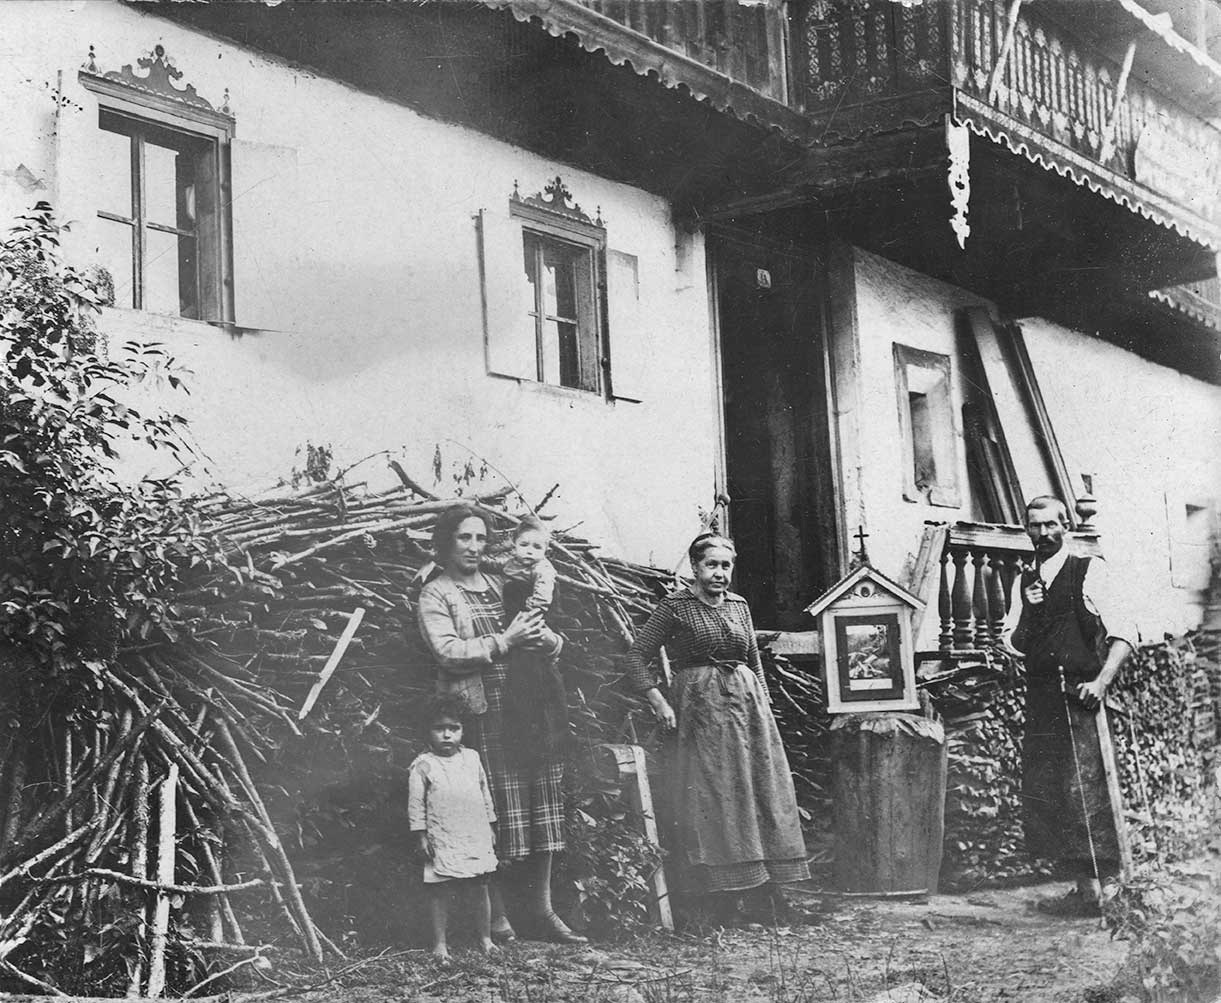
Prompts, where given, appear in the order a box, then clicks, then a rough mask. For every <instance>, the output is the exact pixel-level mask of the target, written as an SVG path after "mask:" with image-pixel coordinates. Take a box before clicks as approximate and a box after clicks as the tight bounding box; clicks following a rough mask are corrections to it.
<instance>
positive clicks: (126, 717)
mask: <svg viewBox="0 0 1221 1003" xmlns="http://www.w3.org/2000/svg"><path fill="white" fill-rule="evenodd" d="M400 476H401V477H402V479H403V482H404V483H403V486H402V487H401V488H396V489H395V490H393V491H388V492H382V493H376V494H374V493H367V492H363V491H361V490H360V489H359V487H357V488H353V487H351V486H343V485H341V484H339V483H327V484H323V485H319V486H316V487H313V488H311V489H310V490H307V491H304V492H294V493H291V494H288V493H286V494H283V495H281V496H277V497H270V498H262V499H258V500H250V499H239V498H234V497H230V496H228V495H224V494H219V495H214V496H210V497H207V498H204V499H201V500H199V501H198V502H197V503H196V508H197V511H198V514H199V516H200V518H201V520H202V525H203V528H204V531H205V533H206V534H207V535H208V536H209V537H210V538H211V539H213V540H214V541H215V544H216V552H217V554H218V556H217V558H216V560H215V561H213V562H211V563H205V564H201V565H200V566H199V567H198V568H197V569H194V570H192V571H189V572H187V573H185V575H184V581H185V582H186V586H185V587H184V588H183V589H182V590H181V591H180V592H179V593H178V594H176V595H173V596H166V597H165V601H166V608H167V610H168V611H169V612H170V615H171V618H172V622H173V624H174V626H173V629H172V631H171V632H170V634H172V636H163V637H159V638H151V639H145V638H141V637H140V636H139V634H138V633H135V632H131V633H129V634H128V635H125V636H124V637H123V638H122V639H121V642H120V645H119V647H118V650H117V653H116V655H115V657H114V658H112V659H108V660H105V661H99V662H98V663H97V664H96V671H95V679H94V685H93V686H92V688H91V689H90V691H89V692H88V693H78V694H76V695H75V699H74V702H73V705H72V706H69V707H62V708H61V709H60V711H59V712H57V713H53V714H48V715H46V716H45V717H44V719H42V720H38V721H29V722H23V725H22V727H21V728H19V729H15V730H14V734H13V735H11V736H10V737H9V738H8V740H7V752H6V754H5V756H4V763H5V764H6V766H5V773H4V777H3V787H2V788H0V808H2V809H3V844H2V846H3V849H2V851H0V978H6V979H9V980H12V981H13V982H17V983H22V984H24V986H25V987H33V988H34V989H37V990H39V991H42V992H48V993H56V992H60V993H62V992H64V991H71V992H78V993H79V992H83V991H89V992H95V993H103V994H112V995H148V996H157V995H160V994H163V993H166V992H174V993H194V992H198V991H200V990H201V989H202V988H204V987H206V986H213V987H214V988H215V987H216V986H217V983H218V982H219V980H220V979H221V977H222V976H225V975H228V974H230V973H232V972H234V971H235V970H237V969H239V968H242V967H246V966H249V967H250V968H252V969H253V970H256V971H257V970H259V969H260V968H262V967H264V966H265V965H266V955H267V954H268V952H269V951H270V950H272V949H274V948H275V947H277V946H278V947H280V948H281V949H283V944H282V943H280V942H281V941H282V940H283V937H284V935H285V934H286V933H288V932H291V935H292V936H293V937H294V938H295V939H296V941H297V942H298V943H299V945H300V948H301V950H303V951H304V952H305V954H307V955H308V956H309V957H310V958H312V959H314V961H322V960H323V959H324V957H325V956H326V955H327V954H328V953H329V954H334V955H340V954H341V951H340V949H339V948H338V947H337V946H336V945H335V944H334V943H333V942H332V941H331V940H330V939H329V938H328V937H327V936H326V935H325V934H324V933H323V931H322V930H320V929H319V928H318V925H317V924H316V923H315V922H314V919H313V918H312V917H311V914H310V910H309V908H308V907H307V900H308V899H309V894H308V892H307V891H305V890H303V888H302V882H301V881H299V880H298V877H297V873H296V871H295V869H294V866H293V862H292V860H290V852H294V853H295V852H298V848H299V846H300V844H301V835H300V832H301V827H302V805H303V803H304V802H305V801H307V800H308V798H307V797H306V796H305V794H304V793H303V792H306V791H310V790H315V791H316V790H317V789H319V788H320V787H322V786H324V785H325V784H327V783H343V782H344V780H345V778H350V777H352V776H354V775H361V776H365V777H367V776H369V775H376V774H379V773H380V774H381V775H385V774H386V773H388V772H393V771H394V770H395V769H398V768H402V767H405V766H406V764H407V763H409V761H410V759H411V757H412V756H413V755H414V754H415V752H416V751H418V749H419V748H420V741H419V735H418V732H417V731H416V729H415V728H414V727H413V722H412V720H411V718H412V709H413V707H414V706H415V705H417V704H418V700H419V697H420V695H421V694H422V693H424V692H426V691H428V690H429V689H430V688H431V679H432V673H433V672H434V668H433V665H432V660H431V658H430V656H429V655H428V653H427V651H426V650H425V649H424V647H423V644H422V642H421V640H420V639H419V636H418V631H417V630H416V627H415V611H414V606H413V602H414V598H415V596H416V594H417V593H418V589H419V586H420V579H419V572H420V570H421V568H422V567H423V566H424V565H425V564H426V562H427V561H428V559H429V557H430V552H429V541H430V530H431V526H432V524H433V522H434V520H435V519H436V516H437V514H438V513H439V512H440V511H442V510H444V509H445V508H447V507H448V506H449V505H450V504H452V503H453V501H454V500H455V499H448V500H447V499H441V498H437V497H435V496H434V495H432V494H431V493H429V492H428V491H426V490H425V489H423V488H421V487H420V486H419V485H418V484H416V483H415V482H414V481H412V480H411V479H410V478H409V477H407V476H406V475H405V474H404V473H402V472H401V471H400ZM462 500H464V501H468V502H470V501H472V500H471V499H462ZM473 501H474V503H475V504H477V505H478V506H479V507H480V509H481V510H482V511H483V512H484V513H485V514H486V515H487V517H488V521H489V524H490V525H491V526H492V527H493V528H494V529H497V530H507V529H509V528H510V527H512V526H513V525H514V524H515V523H516V521H517V517H516V516H514V515H513V514H512V513H511V512H510V510H509V509H508V507H507V506H506V505H505V498H504V495H503V494H501V495H496V496H485V497H481V498H477V499H474V500H473ZM596 550H597V548H596V547H594V546H593V545H591V544H590V543H588V542H586V541H584V540H581V539H579V538H576V537H574V536H571V535H568V534H563V533H560V534H557V535H556V537H555V540H554V545H553V548H552V554H551V557H552V559H553V561H554V562H555V563H556V565H557V567H558V569H559V584H560V591H559V594H560V600H559V602H558V603H557V608H556V609H555V610H554V611H553V620H554V625H555V626H556V627H557V628H558V629H560V630H562V631H563V632H564V634H565V635H566V636H567V638H568V644H567V646H566V653H565V664H564V671H565V673H566V676H567V678H568V682H569V685H570V689H571V692H572V694H573V704H574V709H575V711H576V714H575V715H574V719H575V721H576V731H577V734H578V736H580V737H581V740H582V741H584V742H589V743H592V742H595V741H598V740H601V739H604V738H610V739H614V738H618V737H619V736H620V735H621V734H622V733H623V731H624V729H625V728H627V729H629V730H630V729H631V727H632V716H633V715H634V714H635V712H636V710H637V709H638V707H639V704H638V702H637V700H636V698H634V697H633V696H631V695H630V694H628V693H627V692H626V690H625V689H624V688H621V687H618V686H617V685H616V683H617V680H618V678H619V676H620V675H621V671H622V670H621V667H620V665H619V659H620V657H621V655H622V653H623V652H624V651H625V650H626V647H627V645H628V644H629V643H630V641H631V639H632V636H633V630H634V624H636V623H638V622H639V621H640V619H641V617H643V616H645V615H647V613H648V612H649V611H650V610H651V609H652V607H653V606H654V604H655V602H656V599H657V597H658V596H659V595H661V594H662V593H664V592H665V591H666V589H667V588H668V587H670V586H671V585H672V584H673V578H672V575H670V574H669V573H667V572H664V571H658V570H656V569H649V568H643V567H640V566H637V565H632V564H629V563H626V562H623V561H617V560H612V559H609V558H602V557H599V556H598V555H597V553H596ZM5 657H9V658H10V659H19V656H18V655H15V654H13V655H9V656H5V655H3V654H0V659H3V658H5ZM8 675H9V676H10V678H21V679H26V680H31V681H33V680H36V679H37V676H38V667H37V666H24V667H21V666H18V667H17V668H16V669H14V668H13V667H12V666H9V671H8ZM31 685H34V683H33V682H31ZM277 917H278V918H277ZM235 958H236V959H237V960H236V962H235V960H234V959H235Z"/></svg>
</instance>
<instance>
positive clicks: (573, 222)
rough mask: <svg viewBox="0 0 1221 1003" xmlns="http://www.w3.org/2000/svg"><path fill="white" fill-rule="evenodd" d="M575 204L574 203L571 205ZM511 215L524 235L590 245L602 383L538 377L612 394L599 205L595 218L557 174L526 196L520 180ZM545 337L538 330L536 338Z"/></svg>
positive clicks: (593, 315) (575, 389) (597, 356)
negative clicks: (592, 384) (579, 383)
mask: <svg viewBox="0 0 1221 1003" xmlns="http://www.w3.org/2000/svg"><path fill="white" fill-rule="evenodd" d="M569 203H571V204H569ZM509 216H510V218H513V219H518V220H520V221H521V224H522V231H523V235H524V234H525V232H527V231H529V232H533V233H536V234H539V235H540V236H542V237H549V238H552V239H555V240H562V241H567V242H568V243H571V244H578V245H580V246H583V247H586V248H588V249H589V252H590V267H591V275H590V288H591V292H592V295H593V300H594V302H593V309H592V311H591V320H592V322H593V325H594V331H593V344H594V353H595V359H596V363H597V373H598V386H597V387H595V388H588V387H569V386H566V385H564V384H559V383H549V382H546V381H544V380H542V379H538V380H537V381H536V382H538V383H539V384H541V385H544V386H549V387H556V388H558V389H560V390H568V391H573V392H576V393H580V394H596V395H599V396H602V397H604V398H608V397H609V396H610V388H611V380H612V378H613V377H612V374H611V373H610V371H609V370H610V366H609V360H608V353H607V345H606V331H607V325H608V321H607V317H608V314H607V310H608V308H607V288H606V247H607V235H606V222H605V221H604V220H603V219H602V211H601V209H600V208H599V209H598V210H597V212H596V214H595V215H594V216H593V217H592V218H591V217H590V216H588V215H587V214H586V213H585V212H584V210H582V209H581V206H580V205H579V204H577V203H576V202H575V201H574V200H573V198H572V193H571V192H570V191H569V190H568V187H567V185H565V184H564V182H563V180H562V179H561V178H560V176H559V175H557V176H556V177H555V178H554V179H553V180H551V181H549V182H548V183H547V184H546V185H545V186H544V187H543V190H542V191H541V192H538V193H537V194H535V195H530V196H526V197H523V196H522V194H521V192H520V191H519V189H518V186H517V183H516V182H514V183H513V194H512V195H511V196H510V197H509ZM539 337H541V335H540V333H539V331H538V330H537V328H536V330H535V338H536V339H538V338H539Z"/></svg>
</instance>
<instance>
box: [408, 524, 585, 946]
mask: <svg viewBox="0 0 1221 1003" xmlns="http://www.w3.org/2000/svg"><path fill="white" fill-rule="evenodd" d="M488 538H489V532H488V522H487V519H486V518H485V517H484V516H483V515H482V514H481V513H480V512H479V510H478V509H476V508H475V507H473V506H470V505H455V506H453V507H452V508H450V509H447V510H446V511H445V512H443V513H442V514H441V516H440V517H439V518H438V520H437V522H436V525H435V527H434V529H433V553H434V557H435V560H436V563H437V565H438V566H439V567H440V569H441V571H440V573H439V574H438V575H437V576H436V577H435V578H433V579H432V580H431V581H429V582H428V583H427V584H426V585H425V586H424V588H423V589H422V590H421V592H420V599H419V624H420V632H421V633H422V634H423V636H424V639H425V641H426V642H427V643H428V646H429V648H430V649H431V650H432V653H433V655H434V656H435V658H436V661H437V666H438V680H439V688H440V689H442V690H443V691H445V692H451V693H457V694H459V695H460V696H462V698H463V699H464V700H465V702H466V704H467V706H468V708H469V709H470V713H471V715H472V718H473V722H474V723H473V727H472V729H471V731H472V732H473V734H468V735H467V736H466V739H467V742H468V744H469V745H470V747H471V748H473V749H474V750H475V751H476V752H478V753H479V756H480V758H481V760H482V763H483V768H484V770H485V771H486V773H487V779H488V784H489V786H490V787H491V792H492V799H493V802H494V805H495V809H496V812H495V813H496V818H497V822H496V837H497V846H496V853H497V856H498V857H499V858H500V860H501V861H502V862H506V863H518V862H520V866H521V867H523V868H525V869H526V874H525V875H524V877H525V878H526V880H525V882H524V883H525V885H526V888H527V889H528V901H527V908H528V910H529V912H530V914H531V919H532V920H533V924H534V926H535V927H536V928H537V932H538V934H539V935H541V936H542V937H543V938H545V939H548V940H554V941H557V942H559V943H565V944H580V943H584V942H585V938H584V937H582V936H580V935H579V934H576V933H574V932H573V931H572V930H571V929H569V928H568V926H567V925H566V924H565V923H564V922H563V920H561V919H560V918H559V917H558V916H557V915H556V914H555V911H554V909H553V907H552V903H551V862H552V857H553V855H554V854H555V853H556V852H557V851H559V850H562V849H563V848H564V835H563V821H564V808H563V797H562V793H561V787H560V781H561V778H562V775H563V763H562V761H561V758H560V755H559V744H560V740H561V738H562V736H561V734H560V732H561V731H563V730H566V728H567V722H566V720H565V721H561V720H557V716H558V715H562V713H563V711H562V708H563V691H562V684H561V683H559V675H558V672H557V671H556V669H555V656H556V655H558V653H559V650H560V647H561V645H562V641H561V639H560V638H559V637H558V636H557V635H556V634H555V633H554V632H552V631H551V630H550V629H549V628H548V627H547V625H546V623H545V622H544V621H543V616H542V614H543V612H545V609H546V606H547V605H548V604H549V602H550V600H551V588H552V585H553V583H554V569H553V568H551V567H550V562H548V561H547V559H546V546H547V535H546V530H545V529H544V528H543V527H542V525H541V524H539V523H537V522H530V521H527V522H524V523H523V525H522V526H521V527H519V528H518V531H517V533H516V534H515V541H514V542H515V546H514V555H513V558H511V559H510V560H509V561H508V562H506V564H505V568H504V574H498V573H493V572H491V571H489V570H485V565H484V563H483V562H484V558H485V551H486V549H487V545H488ZM506 599H507V600H508V601H509V602H510V603H512V604H513V605H512V607H511V608H510V609H509V611H508V612H506ZM514 611H516V612H514ZM510 663H513V674H514V681H513V682H512V683H511V682H510V671H509V667H510ZM557 685H558V686H560V687H561V688H560V690H559V692H558V693H557V692H556V689H555V688H556V686H557ZM523 689H524V690H526V691H527V692H523ZM531 692H533V693H534V695H535V699H534V700H533V701H531V700H530V699H529V695H530V693H531ZM544 710H545V711H546V714H544ZM521 715H529V716H528V718H527V719H526V720H527V723H528V724H529V725H530V727H531V728H532V729H533V731H532V732H531V734H532V735H533V736H534V740H532V741H531V742H530V743H529V750H528V751H529V754H528V755H527V754H526V753H525V752H524V751H522V750H521V749H520V747H519V746H518V745H517V744H516V743H515V742H514V741H513V739H514V738H516V737H519V736H520V735H522V734H523V733H524V730H523V727H522V721H519V720H518V718H519V716H521ZM491 909H492V930H491V932H492V936H493V938H495V939H497V940H511V939H513V938H514V937H515V933H514V930H513V927H512V926H511V925H510V923H509V921H508V919H507V917H506V916H505V910H504V900H503V897H502V895H501V894H500V889H499V888H498V887H497V886H496V885H495V884H493V886H492V888H491Z"/></svg>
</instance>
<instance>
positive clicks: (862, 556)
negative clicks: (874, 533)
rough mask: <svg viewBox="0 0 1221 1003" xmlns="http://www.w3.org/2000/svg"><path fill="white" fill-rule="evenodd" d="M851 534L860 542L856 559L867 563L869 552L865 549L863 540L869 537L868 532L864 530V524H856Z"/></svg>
mask: <svg viewBox="0 0 1221 1003" xmlns="http://www.w3.org/2000/svg"><path fill="white" fill-rule="evenodd" d="M852 535H853V536H854V537H856V540H857V542H858V543H860V547H859V548H858V549H857V559H858V560H859V561H860V562H861V564H868V563H869V554H868V553H867V552H866V550H865V540H867V539H868V538H869V534H868V533H866V532H865V527H864V526H857V527H856V532H855V533H853V534H852Z"/></svg>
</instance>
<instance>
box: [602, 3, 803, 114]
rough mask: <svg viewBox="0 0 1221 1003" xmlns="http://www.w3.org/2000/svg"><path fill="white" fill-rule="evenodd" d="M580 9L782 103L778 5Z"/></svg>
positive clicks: (781, 20)
mask: <svg viewBox="0 0 1221 1003" xmlns="http://www.w3.org/2000/svg"><path fill="white" fill-rule="evenodd" d="M578 2H579V3H580V4H581V6H583V7H588V8H589V9H590V10H593V11H596V12H597V13H599V14H603V15H605V16H606V17H609V18H610V19H611V20H612V21H617V22H619V24H622V25H624V26H625V27H627V28H631V29H632V30H633V31H637V32H639V33H640V34H642V35H646V36H648V37H649V38H651V39H652V40H653V41H655V42H657V43H659V44H660V45H664V46H665V47H666V48H667V49H672V50H674V51H675V52H681V53H682V54H684V55H686V56H689V57H690V58H691V59H694V60H697V61H698V62H701V63H703V64H704V65H705V66H708V67H711V68H712V69H714V70H716V71H717V72H718V73H723V74H725V75H726V76H727V77H730V78H732V79H733V80H736V81H738V82H739V83H743V84H746V85H747V86H748V87H751V88H753V89H754V90H756V91H758V92H759V93H760V94H762V95H764V96H765V97H770V98H774V99H775V100H777V101H785V100H786V97H787V88H786V84H787V80H786V67H785V22H786V17H787V13H786V9H785V8H786V6H787V5H786V4H785V3H783V2H781V0H759V2H755V3H743V2H742V0H578Z"/></svg>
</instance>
